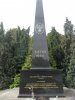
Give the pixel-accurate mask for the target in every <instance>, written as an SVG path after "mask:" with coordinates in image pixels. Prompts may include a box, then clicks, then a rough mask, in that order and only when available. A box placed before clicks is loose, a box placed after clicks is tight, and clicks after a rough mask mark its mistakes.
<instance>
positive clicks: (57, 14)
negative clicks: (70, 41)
mask: <svg viewBox="0 0 75 100" xmlns="http://www.w3.org/2000/svg"><path fill="white" fill-rule="evenodd" d="M35 8H36V0H0V22H1V21H2V22H3V24H4V29H5V30H6V31H7V30H9V29H10V28H17V26H20V27H21V28H28V27H29V26H30V34H33V32H34V21H35ZM43 8H44V17H45V26H46V33H48V32H50V31H51V28H52V27H53V26H54V27H55V28H56V30H57V31H58V32H59V33H61V34H64V28H63V27H64V23H65V19H66V17H68V19H69V20H70V21H71V22H72V24H74V25H75V0H43Z"/></svg>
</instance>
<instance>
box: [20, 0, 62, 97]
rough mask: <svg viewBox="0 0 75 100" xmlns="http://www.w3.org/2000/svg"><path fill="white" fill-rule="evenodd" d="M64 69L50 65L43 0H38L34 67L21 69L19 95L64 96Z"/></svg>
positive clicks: (34, 40)
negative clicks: (53, 67)
mask: <svg viewBox="0 0 75 100" xmlns="http://www.w3.org/2000/svg"><path fill="white" fill-rule="evenodd" d="M62 76H63V74H62V71H61V70H59V69H57V70H55V69H52V68H51V67H50V66H49V57H48V47H47V40H46V30H45V22H44V13H43V5H42V0H37V2H36V14H35V25H34V39H33V46H32V68H31V69H30V70H23V71H21V82H20V91H19V97H32V92H33V93H34V96H35V97H54V96H63V81H62Z"/></svg>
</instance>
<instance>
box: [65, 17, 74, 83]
mask: <svg viewBox="0 0 75 100" xmlns="http://www.w3.org/2000/svg"><path fill="white" fill-rule="evenodd" d="M64 32H65V41H64V53H65V59H64V63H63V66H64V73H65V74H64V75H65V76H64V78H65V79H64V82H65V84H66V75H67V70H68V66H69V63H70V56H71V48H70V46H71V43H72V38H73V24H72V23H71V21H69V20H68V18H66V22H65V24H64Z"/></svg>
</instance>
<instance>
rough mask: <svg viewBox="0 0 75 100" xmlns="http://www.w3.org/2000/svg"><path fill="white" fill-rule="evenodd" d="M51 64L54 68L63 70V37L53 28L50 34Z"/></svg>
mask: <svg viewBox="0 0 75 100" xmlns="http://www.w3.org/2000/svg"><path fill="white" fill-rule="evenodd" d="M47 37H48V50H49V62H50V65H51V66H52V67H54V68H55V67H56V68H58V69H62V61H63V58H64V52H63V49H62V47H61V40H60V37H61V35H60V34H59V33H58V32H57V31H56V30H55V28H54V27H53V28H52V30H51V32H50V33H49V34H48V36H47Z"/></svg>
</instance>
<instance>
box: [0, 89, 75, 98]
mask: <svg viewBox="0 0 75 100" xmlns="http://www.w3.org/2000/svg"><path fill="white" fill-rule="evenodd" d="M64 93H65V94H66V96H67V97H65V98H50V100H75V97H74V96H75V90H74V89H67V88H64ZM18 95H19V88H14V89H8V90H4V91H0V100H33V99H32V98H17V97H18ZM72 96H73V97H72Z"/></svg>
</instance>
